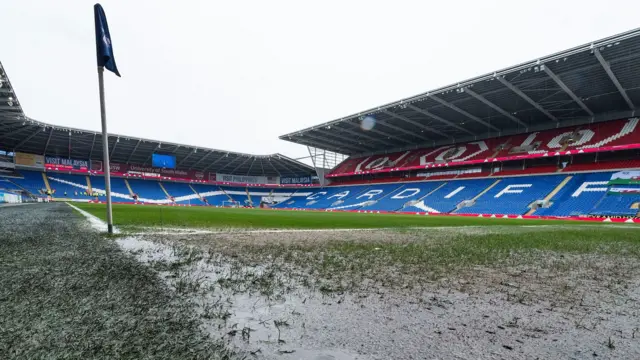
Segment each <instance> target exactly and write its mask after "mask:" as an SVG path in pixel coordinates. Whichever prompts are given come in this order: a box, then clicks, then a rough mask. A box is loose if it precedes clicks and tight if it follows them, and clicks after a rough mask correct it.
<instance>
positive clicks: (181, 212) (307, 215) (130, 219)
mask: <svg viewBox="0 0 640 360" xmlns="http://www.w3.org/2000/svg"><path fill="white" fill-rule="evenodd" d="M74 205H75V206H77V207H79V208H80V209H82V210H85V211H87V212H89V213H90V214H92V215H95V216H97V217H99V218H100V219H103V220H104V219H106V206H105V205H104V204H90V203H75V204H74ZM113 218H114V225H115V226H121V227H125V228H126V227H190V228H217V229H221V228H242V229H250V228H252V229H403V228H419V227H457V226H523V225H525V226H527V225H528V226H535V225H544V226H549V225H577V224H579V225H599V223H595V224H594V223H589V222H584V223H582V222H579V223H577V222H575V221H563V220H553V221H549V220H536V219H501V218H479V217H466V216H459V217H457V216H433V215H431V216H425V215H415V214H377V213H367V214H365V213H356V212H324V211H294V210H270V209H245V208H214V207H196V206H194V207H172V206H155V205H122V204H116V205H113ZM639 229H640V227H639Z"/></svg>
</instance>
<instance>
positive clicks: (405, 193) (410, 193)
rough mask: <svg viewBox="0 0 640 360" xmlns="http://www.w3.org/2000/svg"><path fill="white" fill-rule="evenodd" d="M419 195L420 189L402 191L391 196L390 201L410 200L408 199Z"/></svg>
mask: <svg viewBox="0 0 640 360" xmlns="http://www.w3.org/2000/svg"><path fill="white" fill-rule="evenodd" d="M418 194H420V189H415V188H414V189H404V190H402V191H400V192H399V193H397V194H395V195H393V196H392V197H391V198H392V199H406V198H410V197H414V196H416V195H418Z"/></svg>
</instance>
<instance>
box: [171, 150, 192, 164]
mask: <svg viewBox="0 0 640 360" xmlns="http://www.w3.org/2000/svg"><path fill="white" fill-rule="evenodd" d="M176 150H178V149H176ZM174 153H175V151H174ZM193 154H194V152H193V151H189V153H188V154H187V156H185V157H184V158H183V159H182V160H180V162H179V163H178V165H176V167H180V165H182V163H184V162H185V161H186V160H187V159H188V158H189V157H190V156H191V155H193Z"/></svg>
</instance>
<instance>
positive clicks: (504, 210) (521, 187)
mask: <svg viewBox="0 0 640 360" xmlns="http://www.w3.org/2000/svg"><path fill="white" fill-rule="evenodd" d="M563 179H564V176H559V175H546V176H527V177H515V178H504V179H501V180H500V182H499V183H498V184H496V185H494V186H492V187H491V189H489V190H488V191H485V192H484V193H483V194H481V195H479V196H477V197H476V198H475V202H474V203H473V204H472V205H471V206H469V207H463V208H460V209H458V210H457V211H456V213H457V214H513V215H523V214H524V213H526V212H527V211H528V210H529V206H530V205H531V203H533V202H534V201H536V200H540V199H543V198H544V197H545V196H546V195H548V194H549V193H550V192H551V191H552V190H553V189H554V188H555V187H556V186H558V184H560V182H562V180H563Z"/></svg>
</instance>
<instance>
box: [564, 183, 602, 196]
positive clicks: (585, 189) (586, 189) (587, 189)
mask: <svg viewBox="0 0 640 360" xmlns="http://www.w3.org/2000/svg"><path fill="white" fill-rule="evenodd" d="M608 183H609V182H608V181H585V182H583V183H582V184H581V185H580V187H578V188H577V189H576V191H574V192H573V194H571V197H578V196H580V194H582V193H583V192H605V191H607V188H606V187H602V185H607V184H608ZM591 186H599V187H591Z"/></svg>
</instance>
